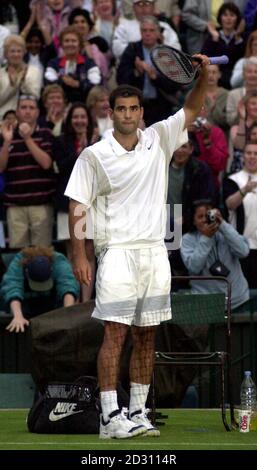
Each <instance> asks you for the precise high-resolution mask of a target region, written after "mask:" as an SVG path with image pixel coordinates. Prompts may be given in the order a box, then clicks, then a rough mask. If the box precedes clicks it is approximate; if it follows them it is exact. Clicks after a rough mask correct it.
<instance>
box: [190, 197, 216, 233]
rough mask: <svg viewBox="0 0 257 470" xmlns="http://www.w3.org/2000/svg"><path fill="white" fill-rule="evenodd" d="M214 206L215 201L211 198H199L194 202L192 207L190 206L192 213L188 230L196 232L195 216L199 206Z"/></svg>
mask: <svg viewBox="0 0 257 470" xmlns="http://www.w3.org/2000/svg"><path fill="white" fill-rule="evenodd" d="M202 206H205V207H211V208H212V207H213V202H212V200H211V199H197V200H195V201H193V202H192V204H191V208H190V215H189V220H188V232H195V231H196V227H195V225H194V216H195V213H196V211H197V209H198V207H202Z"/></svg>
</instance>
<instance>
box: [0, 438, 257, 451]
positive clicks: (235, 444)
mask: <svg viewBox="0 0 257 470" xmlns="http://www.w3.org/2000/svg"><path fill="white" fill-rule="evenodd" d="M124 441H125V442H127V443H129V442H131V440H123V439H122V440H121V439H115V440H112V439H110V440H109V439H108V445H117V444H118V443H119V442H120V443H124ZM105 443H106V441H105ZM135 444H136V445H137V446H139V445H142V446H152V445H153V441H152V439H151V442H150V440H149V442H145V441H142V442H138V441H136V442H135ZM8 445H20V446H34V447H37V446H40V445H43V446H86V445H90V446H91V445H94V446H102V445H103V441H102V440H99V441H96V442H89V443H88V444H87V442H86V440H85V441H83V442H53V441H51V442H17V441H14V442H0V448H2V447H6V446H8ZM154 445H160V446H163V445H170V442H163V441H161V442H156V441H154ZM175 445H178V446H188V447H189V446H196V445H198V444H196V443H195V442H177V443H174V442H173V449H175V447H174V446H175ZM249 445H250V446H255V447H256V446H257V442H228V443H226V442H213V443H212V442H201V444H199V446H200V447H201V446H209V447H211V446H221V447H228V446H229V447H238V446H240V447H245V446H249ZM81 450H83V449H81ZM84 450H85V449H84ZM175 450H176V449H175Z"/></svg>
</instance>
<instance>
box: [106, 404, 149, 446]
mask: <svg viewBox="0 0 257 470" xmlns="http://www.w3.org/2000/svg"><path fill="white" fill-rule="evenodd" d="M127 414H128V413H127V409H126V408H122V410H121V411H120V410H115V411H113V412H112V413H111V414H110V415H109V421H107V422H106V423H105V422H104V419H103V416H102V415H101V416H100V433H99V437H100V439H111V438H114V439H115V438H116V439H129V438H131V437H135V436H139V435H140V434H145V432H146V428H145V426H144V425H143V424H141V423H135V422H134V421H130V420H129V419H128V418H127Z"/></svg>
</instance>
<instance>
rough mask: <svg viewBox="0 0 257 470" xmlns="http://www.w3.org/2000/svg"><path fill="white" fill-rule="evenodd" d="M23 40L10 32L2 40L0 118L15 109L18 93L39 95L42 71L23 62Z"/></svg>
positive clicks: (24, 49)
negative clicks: (3, 57) (2, 64)
mask: <svg viewBox="0 0 257 470" xmlns="http://www.w3.org/2000/svg"><path fill="white" fill-rule="evenodd" d="M25 52H26V46H25V41H24V39H23V38H22V37H21V36H18V35H16V34H12V35H10V36H8V37H7V38H6V39H5V41H4V56H5V59H6V64H5V65H4V66H3V67H1V69H0V120H1V119H2V117H3V115H4V113H5V112H6V111H8V110H9V109H14V110H16V108H17V104H18V97H19V95H20V94H24V95H33V96H35V97H36V98H39V96H40V90H41V82H42V73H41V72H40V70H39V69H38V68H37V67H35V66H34V65H27V64H25V62H24V55H25Z"/></svg>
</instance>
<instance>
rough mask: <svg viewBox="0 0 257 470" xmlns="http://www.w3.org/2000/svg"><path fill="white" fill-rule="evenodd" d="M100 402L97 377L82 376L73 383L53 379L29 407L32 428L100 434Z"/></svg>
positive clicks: (39, 431)
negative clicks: (54, 381)
mask: <svg viewBox="0 0 257 470" xmlns="http://www.w3.org/2000/svg"><path fill="white" fill-rule="evenodd" d="M99 415H100V404H99V400H98V398H97V379H96V378H95V377H90V376H84V377H80V378H79V379H77V380H76V381H75V382H73V383H52V384H49V385H47V387H46V389H45V392H44V393H43V394H42V395H41V396H40V397H39V398H38V399H37V401H36V402H35V403H34V404H33V406H32V408H31V409H30V411H29V414H28V418H27V425H28V429H29V431H30V432H35V433H42V434H98V432H99Z"/></svg>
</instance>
